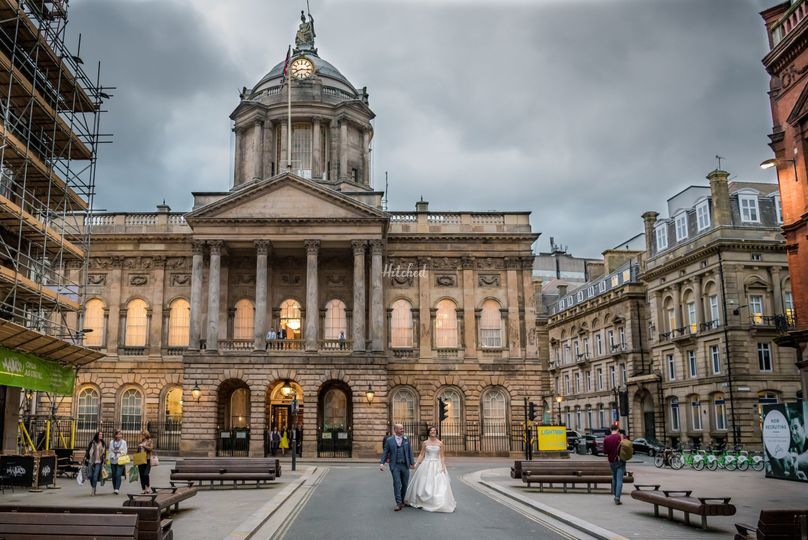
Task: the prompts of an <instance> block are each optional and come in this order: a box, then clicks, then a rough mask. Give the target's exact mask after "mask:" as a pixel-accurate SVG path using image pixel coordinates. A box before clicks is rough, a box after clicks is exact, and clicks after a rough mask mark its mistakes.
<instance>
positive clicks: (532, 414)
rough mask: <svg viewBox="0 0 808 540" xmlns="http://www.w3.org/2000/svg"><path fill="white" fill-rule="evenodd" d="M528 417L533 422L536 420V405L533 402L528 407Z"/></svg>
mask: <svg viewBox="0 0 808 540" xmlns="http://www.w3.org/2000/svg"><path fill="white" fill-rule="evenodd" d="M527 417H528V419H529V420H530V421H531V422H533V421H534V420H536V404H535V403H533V402H532V401H531V402H530V403H529V404H528V406H527Z"/></svg>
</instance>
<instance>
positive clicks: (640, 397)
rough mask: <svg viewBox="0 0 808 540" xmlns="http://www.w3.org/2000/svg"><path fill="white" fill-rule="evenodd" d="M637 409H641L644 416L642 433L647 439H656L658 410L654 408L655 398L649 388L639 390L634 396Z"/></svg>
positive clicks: (642, 418)
mask: <svg viewBox="0 0 808 540" xmlns="http://www.w3.org/2000/svg"><path fill="white" fill-rule="evenodd" d="M634 405H635V409H636V410H638V411H640V414H641V415H642V417H641V418H640V420H641V422H642V423H641V424H640V425H641V426H642V434H643V437H645V438H646V439H656V412H655V410H654V398H653V396H651V393H650V392H648V391H647V390H642V391H640V392H637V394H636V395H635V397H634Z"/></svg>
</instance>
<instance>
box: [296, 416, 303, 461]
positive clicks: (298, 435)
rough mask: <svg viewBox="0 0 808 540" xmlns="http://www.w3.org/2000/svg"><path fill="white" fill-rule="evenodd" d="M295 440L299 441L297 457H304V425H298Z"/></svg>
mask: <svg viewBox="0 0 808 540" xmlns="http://www.w3.org/2000/svg"><path fill="white" fill-rule="evenodd" d="M295 438H296V440H297V455H298V456H300V457H303V424H298V425H297V427H296V428H295Z"/></svg>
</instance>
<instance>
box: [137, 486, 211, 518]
mask: <svg viewBox="0 0 808 540" xmlns="http://www.w3.org/2000/svg"><path fill="white" fill-rule="evenodd" d="M174 483H178V484H179V483H184V484H186V485H185V486H184V487H182V486H175V485H172V486H171V487H153V488H151V489H152V493H128V494H127V495H126V496H127V497H128V499H129V500H126V501H124V502H123V505H124V506H156V507H157V508H159V509H160V512H163V511H164V510H165V511H166V512H165V513H166V515H167V516H168V515H171V512H172V510H171V509H172V508H173V509H174V510H173V511H174V512H179V510H180V503H181V502H182V501H184V500H187V499H190V498H191V497H194V496H196V492H197V491H198V488H195V487H194V483H193V482H172V484H174Z"/></svg>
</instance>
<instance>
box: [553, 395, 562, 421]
mask: <svg viewBox="0 0 808 540" xmlns="http://www.w3.org/2000/svg"><path fill="white" fill-rule="evenodd" d="M555 399H556V403H557V404H558V425H559V426H560V425H561V402H562V401H564V397H563V396H556V398H555Z"/></svg>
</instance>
